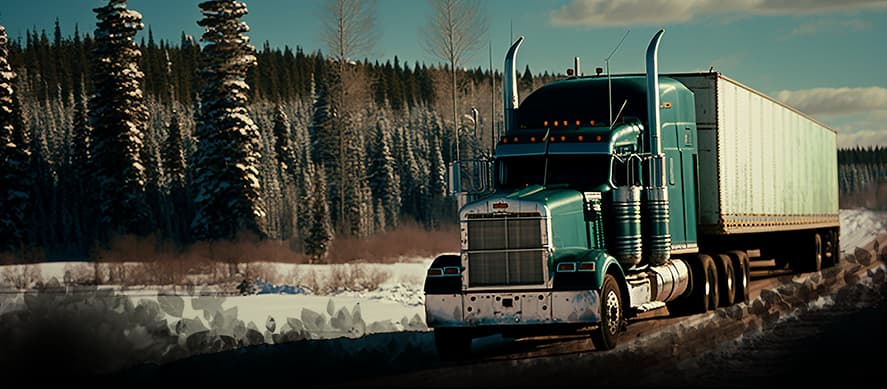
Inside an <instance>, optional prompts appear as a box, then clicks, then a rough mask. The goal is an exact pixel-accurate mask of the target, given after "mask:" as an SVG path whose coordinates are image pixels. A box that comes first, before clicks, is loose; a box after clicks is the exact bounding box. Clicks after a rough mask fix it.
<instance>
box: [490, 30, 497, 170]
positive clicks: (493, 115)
mask: <svg viewBox="0 0 887 389" xmlns="http://www.w3.org/2000/svg"><path fill="white" fill-rule="evenodd" d="M489 43H490V97H491V98H490V159H492V158H493V152H494V151H493V150H495V149H496V70H495V69H493V40H492V39H490V40H489Z"/></svg>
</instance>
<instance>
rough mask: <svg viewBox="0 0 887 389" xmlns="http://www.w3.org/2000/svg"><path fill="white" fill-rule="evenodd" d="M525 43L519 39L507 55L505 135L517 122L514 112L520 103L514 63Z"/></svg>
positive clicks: (503, 84)
mask: <svg viewBox="0 0 887 389" xmlns="http://www.w3.org/2000/svg"><path fill="white" fill-rule="evenodd" d="M523 42H524V37H519V38H517V40H516V41H514V44H512V45H511V48H510V49H508V54H506V55H505V72H504V74H503V77H505V79H504V80H503V81H504V82H503V83H502V102H503V103H504V104H505V133H508V132H509V131H511V130H512V128H511V127H512V126H513V125H514V122H515V117H514V110H515V109H517V106H518V104H519V101H520V100H518V98H517V69H515V67H514V62H515V59H516V58H517V49H518V48H520V45H521V43H523Z"/></svg>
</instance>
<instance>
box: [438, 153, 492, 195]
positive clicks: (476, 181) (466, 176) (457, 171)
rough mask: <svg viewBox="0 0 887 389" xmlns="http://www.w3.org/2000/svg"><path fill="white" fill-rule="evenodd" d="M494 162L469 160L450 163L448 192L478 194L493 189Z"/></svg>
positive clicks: (450, 193)
mask: <svg viewBox="0 0 887 389" xmlns="http://www.w3.org/2000/svg"><path fill="white" fill-rule="evenodd" d="M492 167H493V164H492V163H491V161H488V160H468V161H456V162H452V163H450V166H449V167H448V171H447V193H448V194H449V195H450V196H453V195H457V194H460V193H466V194H469V195H477V194H483V193H488V192H490V191H491V190H492V188H493V185H492V181H491V179H490V178H491V172H492Z"/></svg>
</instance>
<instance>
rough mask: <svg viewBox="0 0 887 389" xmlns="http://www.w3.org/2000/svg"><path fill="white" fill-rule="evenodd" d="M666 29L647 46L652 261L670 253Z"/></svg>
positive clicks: (648, 226) (648, 244) (648, 227)
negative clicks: (662, 69)
mask: <svg viewBox="0 0 887 389" xmlns="http://www.w3.org/2000/svg"><path fill="white" fill-rule="evenodd" d="M663 33H665V30H659V32H657V33H656V35H655V36H653V40H651V41H650V45H649V46H647V120H648V126H649V129H650V130H649V134H648V135H647V151H648V152H649V153H650V159H649V160H648V162H649V165H648V167H647V171H648V172H649V179H648V181H647V187H646V188H644V194H645V197H646V202H645V205H646V206H645V212H644V213H645V219H646V234H644V236H645V238H646V240H647V242H644V245H643V246H644V248H645V249H647V258H648V259H649V260H650V263H651V264H653V265H661V264H664V263H666V262H668V260H669V258H670V257H671V233H670V232H669V226H668V225H669V207H668V188H666V186H665V155H664V154H662V139H661V134H660V131H661V128H660V126H661V119H660V116H659V60H658V52H659V42H660V41H661V40H662V34H663Z"/></svg>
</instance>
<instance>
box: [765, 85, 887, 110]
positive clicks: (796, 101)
mask: <svg viewBox="0 0 887 389" xmlns="http://www.w3.org/2000/svg"><path fill="white" fill-rule="evenodd" d="M776 98H777V99H779V100H780V101H782V102H784V103H786V104H788V105H790V106H792V107H795V108H797V109H798V110H800V111H801V112H804V113H806V114H809V115H845V114H854V113H866V112H871V111H875V110H884V109H887V88H881V87H877V86H874V87H869V88H813V89H802V90H794V91H790V90H783V91H779V92H777V93H776Z"/></svg>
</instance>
